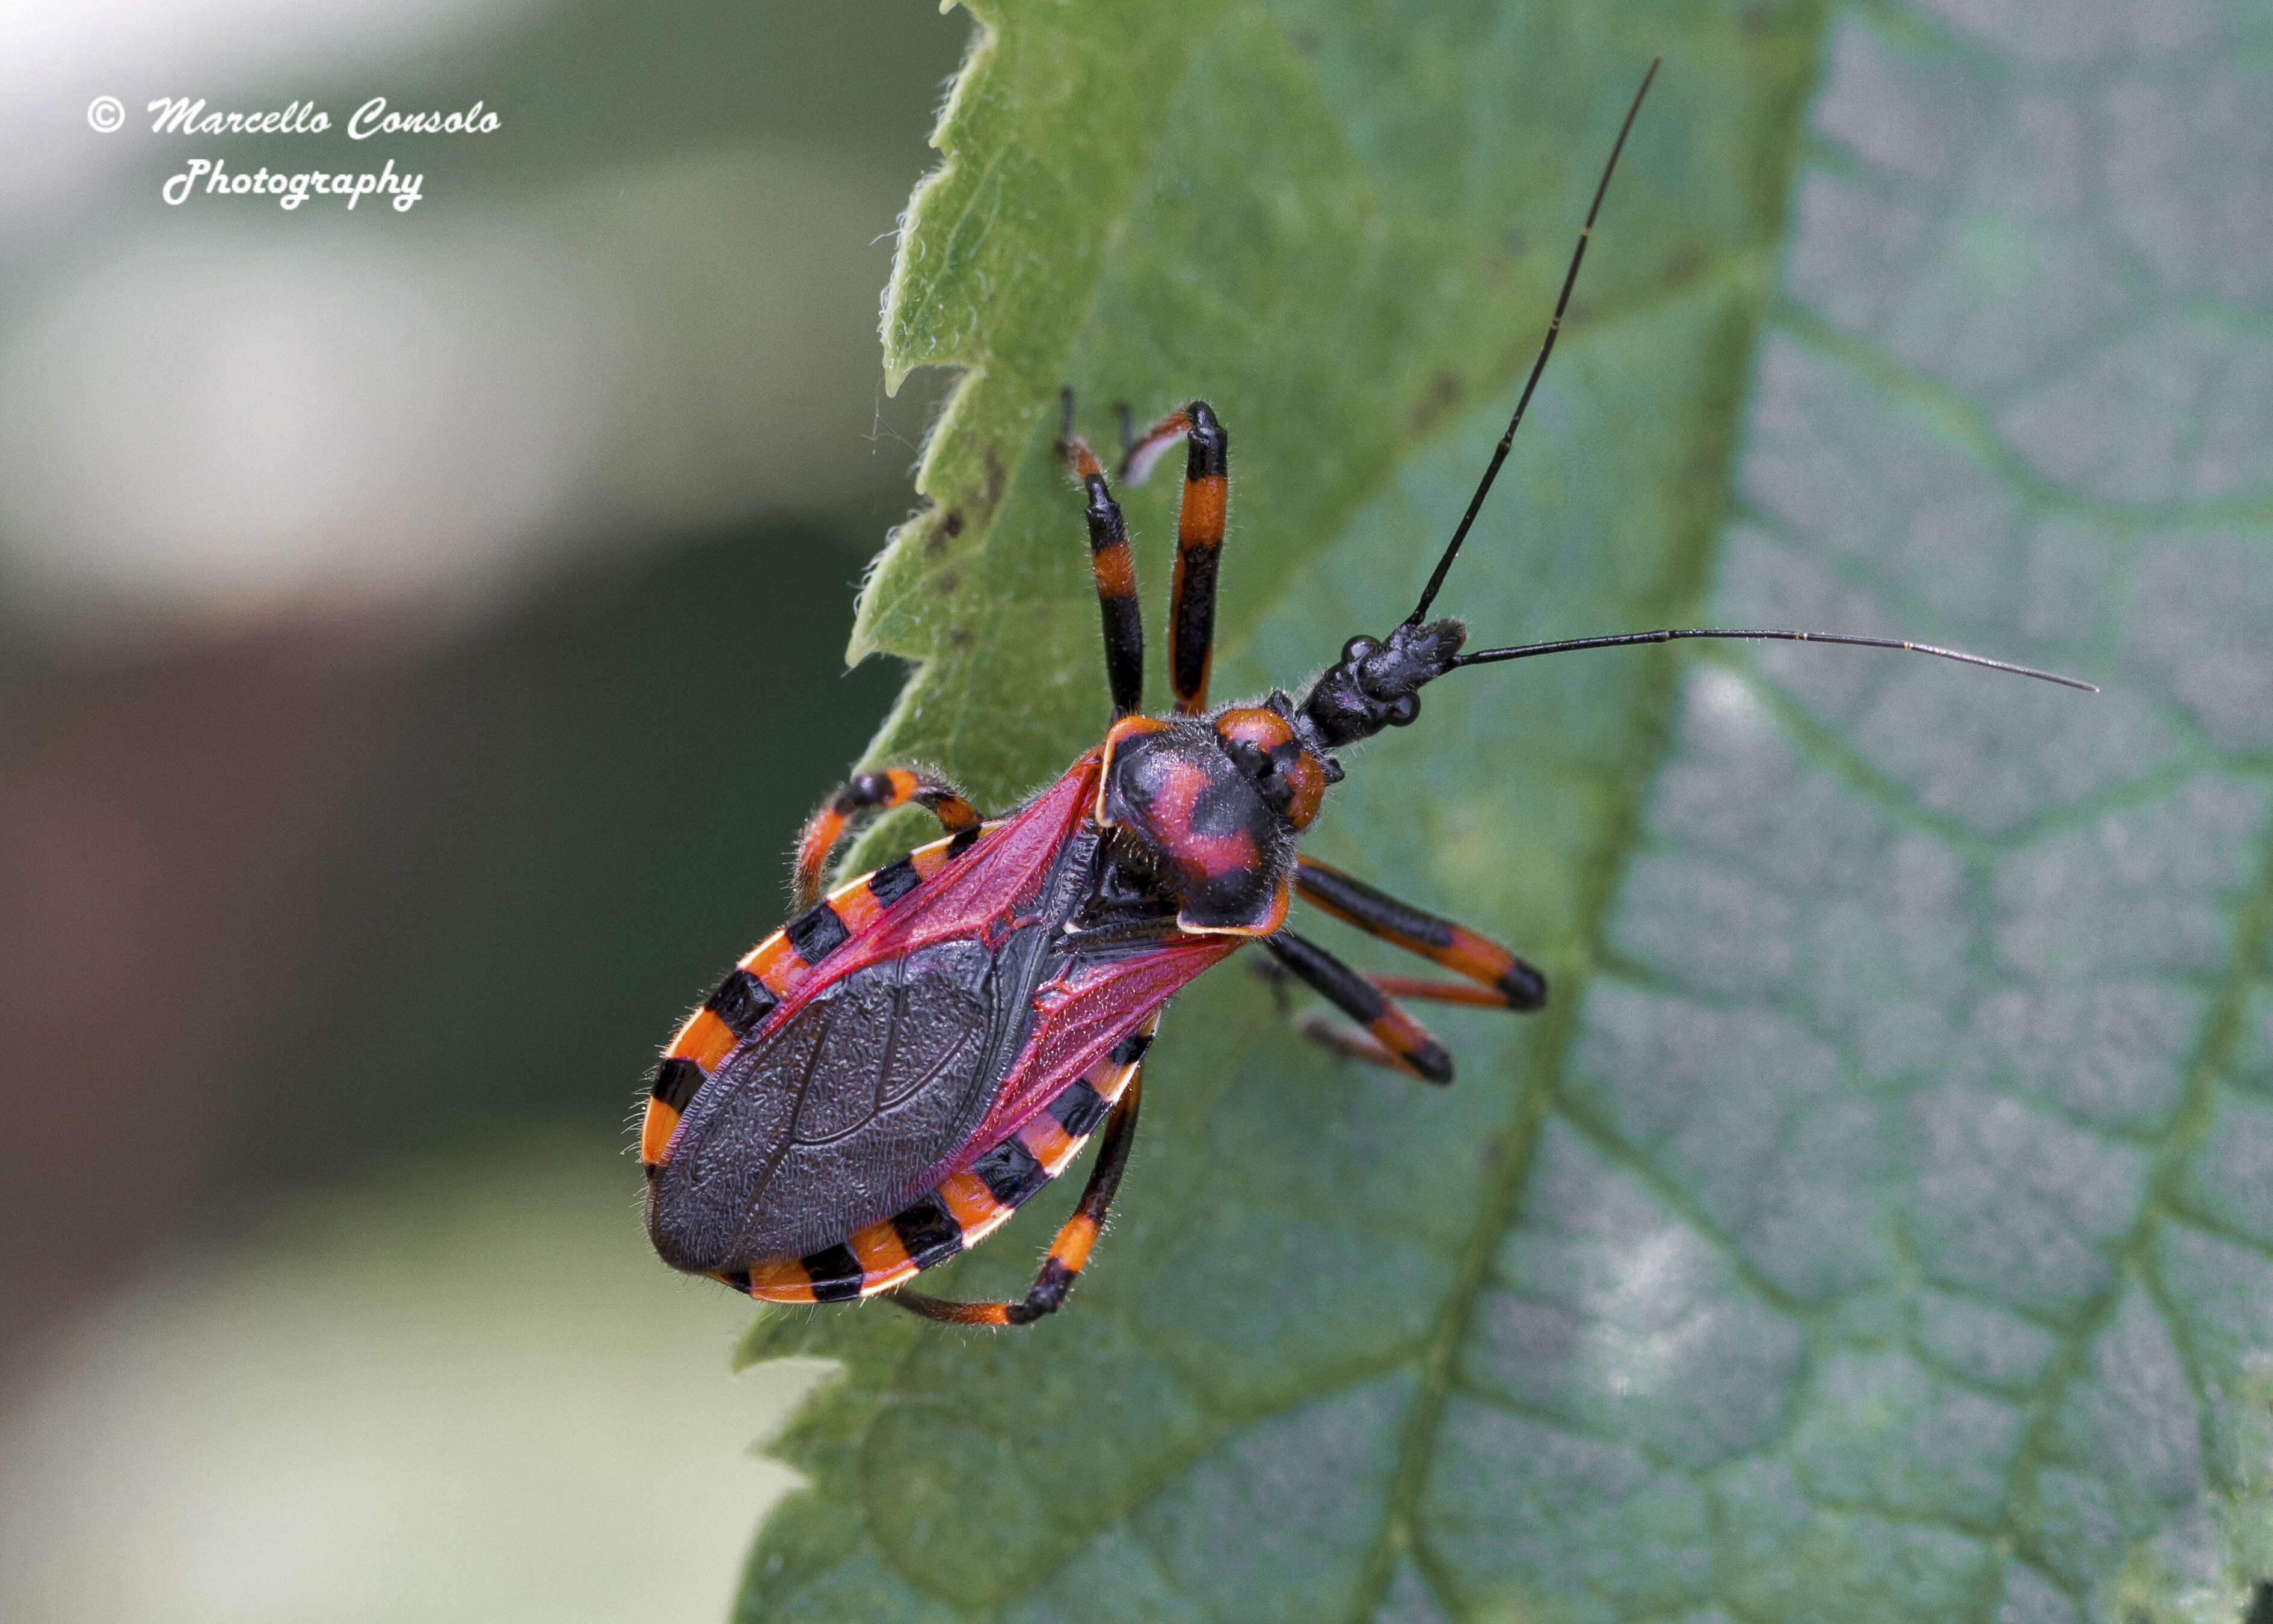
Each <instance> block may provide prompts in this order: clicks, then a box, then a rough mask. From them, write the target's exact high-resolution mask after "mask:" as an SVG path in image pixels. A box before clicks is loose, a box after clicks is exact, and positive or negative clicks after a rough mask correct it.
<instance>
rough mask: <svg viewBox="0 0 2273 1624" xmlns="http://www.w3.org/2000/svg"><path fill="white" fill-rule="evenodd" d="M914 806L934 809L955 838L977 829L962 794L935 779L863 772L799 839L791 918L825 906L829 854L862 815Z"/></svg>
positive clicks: (913, 772) (896, 771)
mask: <svg viewBox="0 0 2273 1624" xmlns="http://www.w3.org/2000/svg"><path fill="white" fill-rule="evenodd" d="M909 801H916V802H919V804H921V805H923V806H926V807H928V808H931V812H932V815H933V816H935V817H937V818H938V819H939V822H940V826H941V828H943V829H945V830H946V831H947V832H948V833H949V834H951V835H959V834H961V833H962V832H963V831H964V830H966V829H976V828H978V827H979V814H978V813H977V812H976V811H974V810H972V808H971V803H970V802H969V801H965V800H964V798H963V792H962V791H961V790H959V789H957V788H956V787H955V786H954V785H952V784H950V783H949V782H948V781H947V780H946V779H945V778H941V777H940V776H939V775H938V774H936V773H931V772H925V771H920V770H919V769H915V768H910V767H894V768H892V769H890V770H889V771H885V772H864V773H862V774H861V775H860V776H859V777H858V778H854V779H853V780H852V781H851V783H849V784H847V785H845V786H844V788H842V789H840V790H838V791H837V792H836V793H835V794H833V795H831V796H830V797H829V799H828V800H827V801H824V802H822V803H821V810H820V811H818V812H816V813H814V815H813V816H812V818H811V820H810V821H808V822H807V823H806V826H805V832H804V833H803V834H801V835H799V837H798V841H797V866H796V868H795V870H794V874H795V878H794V880H793V882H792V884H793V890H794V898H795V899H794V902H793V904H792V906H791V910H790V911H791V913H793V914H802V913H804V912H805V911H806V909H807V908H810V907H811V906H813V905H814V903H816V902H818V901H820V900H821V876H822V874H823V873H824V872H825V871H826V870H827V868H828V867H829V853H831V852H833V851H835V850H836V843H837V842H838V841H839V840H842V839H843V838H844V832H845V831H846V830H848V829H849V828H851V824H852V820H853V819H854V818H857V817H859V816H860V815H861V814H862V813H864V812H888V811H889V810H891V808H894V807H904V806H905V805H907V803H908V802H909Z"/></svg>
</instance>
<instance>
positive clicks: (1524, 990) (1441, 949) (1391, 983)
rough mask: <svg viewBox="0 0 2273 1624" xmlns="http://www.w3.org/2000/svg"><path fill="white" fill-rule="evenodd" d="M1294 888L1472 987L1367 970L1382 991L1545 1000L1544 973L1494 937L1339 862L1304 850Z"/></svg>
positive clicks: (1515, 1004) (1508, 1004) (1533, 1005)
mask: <svg viewBox="0 0 2273 1624" xmlns="http://www.w3.org/2000/svg"><path fill="white" fill-rule="evenodd" d="M1294 891H1295V894H1296V895H1297V896H1299V897H1301V898H1302V899H1303V900H1304V901H1305V902H1310V903H1315V904H1317V906H1319V907H1322V908H1324V910H1325V911H1326V912H1327V913H1329V914H1332V915H1333V916H1334V917H1335V918H1337V919H1341V920H1347V921H1348V922H1349V923H1351V924H1353V925H1355V926H1356V927H1357V928H1358V929H1360V930H1362V931H1364V932H1365V933H1366V935H1368V936H1379V937H1380V938H1381V939H1382V940H1383V941H1384V942H1387V943H1390V944H1393V945H1395V946H1398V947H1401V948H1403V949H1404V950H1405V951H1407V952H1408V953H1417V954H1419V955H1420V956H1421V957H1422V958H1423V959H1433V960H1435V961H1436V962H1437V963H1438V964H1440V965H1442V966H1444V968H1446V969H1447V970H1450V971H1452V972H1453V973H1454V974H1459V975H1464V976H1466V977H1467V979H1468V980H1469V981H1472V982H1474V986H1467V987H1463V986H1461V985H1459V983H1457V982H1452V981H1417V980H1414V978H1412V977H1410V976H1403V975H1377V976H1371V977H1369V978H1368V979H1369V980H1370V981H1372V982H1373V984H1374V986H1376V987H1377V988H1378V989H1381V990H1382V991H1384V992H1387V993H1394V994H1397V995H1399V996H1403V997H1407V998H1431V999H1434V1000H1436V1001H1437V1002H1438V1003H1442V1004H1482V1005H1484V1006H1485V1007H1487V1008H1490V1009H1508V1010H1535V1009H1538V1008H1540V1007H1541V1006H1542V1005H1543V1004H1545V1003H1546V1002H1547V978H1546V976H1544V975H1542V974H1540V972H1539V971H1538V970H1537V969H1535V968H1534V967H1533V966H1530V965H1527V964H1526V963H1524V961H1523V960H1522V959H1518V958H1517V957H1516V956H1515V955H1514V954H1513V953H1511V952H1509V951H1507V949H1505V948H1504V947H1502V946H1501V945H1500V944H1498V943H1497V942H1490V941H1487V940H1486V939H1485V938H1483V937H1482V936H1478V935H1477V934H1476V933H1475V932H1474V931H1473V930H1470V929H1467V928H1466V927H1464V926H1460V925H1456V924H1454V923H1453V922H1452V921H1451V920H1448V919H1439V918H1437V916H1436V915H1435V914H1424V913H1422V911H1421V910H1420V909H1418V908H1415V907H1409V906H1407V905H1406V904H1404V903H1402V902H1399V901H1398V900H1397V899H1396V898H1394V897H1391V896H1386V895H1384V893H1382V892H1380V891H1376V890H1375V889H1374V888H1373V887H1372V886H1370V885H1368V884H1366V883H1364V882H1363V881H1362V880H1354V879H1352V878H1351V877H1350V876H1348V875H1347V874H1344V873H1343V872H1342V871H1341V870H1340V869H1339V868H1328V867H1327V866H1326V865H1325V864H1324V863H1322V862H1315V861H1311V860H1310V859H1309V858H1308V857H1303V858H1299V859H1297V860H1296V861H1295V868H1294Z"/></svg>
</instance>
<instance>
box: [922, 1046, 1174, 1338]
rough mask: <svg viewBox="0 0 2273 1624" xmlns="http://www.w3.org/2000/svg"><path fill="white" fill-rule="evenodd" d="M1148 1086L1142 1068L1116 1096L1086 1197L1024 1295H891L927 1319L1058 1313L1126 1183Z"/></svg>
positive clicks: (1022, 1320)
mask: <svg viewBox="0 0 2273 1624" xmlns="http://www.w3.org/2000/svg"><path fill="white" fill-rule="evenodd" d="M1143 1093H1144V1072H1143V1071H1142V1069H1141V1068H1140V1069H1139V1070H1138V1071H1137V1073H1136V1074H1135V1075H1134V1076H1132V1077H1130V1078H1129V1086H1127V1087H1126V1088H1124V1089H1123V1090H1122V1091H1121V1098H1120V1099H1119V1100H1117V1101H1114V1106H1113V1114H1112V1115H1111V1116H1107V1117H1106V1119H1105V1143H1104V1145H1103V1147H1100V1148H1099V1151H1098V1153H1097V1165H1096V1166H1095V1167H1093V1168H1091V1169H1090V1173H1089V1184H1088V1185H1087V1186H1086V1187H1085V1188H1084V1190H1083V1191H1082V1192H1081V1202H1080V1204H1079V1205H1078V1206H1076V1207H1075V1208H1074V1209H1073V1216H1072V1217H1070V1218H1069V1219H1067V1220H1066V1221H1065V1223H1064V1225H1063V1226H1062V1227H1061V1229H1059V1230H1058V1235H1057V1239H1055V1240H1054V1241H1052V1242H1051V1243H1050V1255H1049V1257H1048V1258H1047V1259H1045V1260H1044V1262H1043V1264H1042V1268H1041V1273H1039V1274H1037V1275H1035V1276H1034V1283H1033V1284H1032V1285H1031V1287H1029V1288H1028V1289H1027V1291H1026V1295H1025V1297H1024V1299H1023V1300H1021V1301H1019V1302H1016V1303H951V1302H949V1301H948V1300H947V1299H946V1298H944V1297H926V1296H925V1295H924V1294H923V1293H922V1292H920V1291H906V1290H902V1291H895V1292H893V1293H891V1294H890V1300H891V1301H893V1302H895V1303H897V1304H899V1305H900V1306H901V1307H902V1308H904V1309H906V1310H908V1311H909V1312H911V1313H918V1314H921V1315H923V1316H924V1318H926V1319H941V1320H945V1321H946V1322H947V1323H949V1325H1031V1324H1032V1323H1033V1322H1034V1321H1035V1320H1037V1319H1040V1318H1041V1317H1042V1316H1043V1315H1044V1314H1054V1313H1055V1312H1057V1311H1058V1310H1059V1309H1061V1308H1062V1307H1064V1306H1065V1299H1066V1293H1067V1292H1069V1291H1070V1290H1072V1289H1073V1282H1075V1281H1076V1280H1077V1279H1079V1278H1080V1276H1081V1271H1082V1269H1083V1267H1084V1266H1085V1265H1086V1264H1087V1263H1088V1262H1089V1253H1090V1249H1091V1247H1093V1246H1095V1245H1096V1244H1097V1237H1098V1234H1099V1231H1100V1230H1102V1229H1104V1228H1105V1214H1106V1212H1107V1210H1109V1209H1110V1208H1111V1207H1112V1206H1113V1196H1114V1192H1115V1191H1117V1190H1119V1189H1120V1188H1121V1174H1122V1172H1123V1171H1125V1170H1126V1169H1127V1168H1128V1166H1129V1147H1131V1146H1133V1145H1134V1144H1136V1142H1137V1103H1138V1101H1139V1099H1140V1097H1141V1096H1142V1094H1143Z"/></svg>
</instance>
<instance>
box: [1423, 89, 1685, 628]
mask: <svg viewBox="0 0 2273 1624" xmlns="http://www.w3.org/2000/svg"><path fill="white" fill-rule="evenodd" d="M1664 60H1665V58H1664V57H1662V56H1653V57H1651V58H1650V59H1649V71H1648V72H1647V73H1645V74H1643V75H1642V76H1641V88H1640V89H1639V90H1637V91H1635V92H1634V99H1633V105H1632V107H1630V108H1628V109H1626V121H1625V123H1624V124H1620V125H1619V126H1618V139H1617V141H1616V142H1615V143H1614V144H1612V146H1611V147H1610V161H1609V162H1608V163H1606V164H1604V165H1603V166H1602V180H1601V182H1600V183H1599V184H1597V185H1596V186H1595V187H1594V203H1593V204H1592V205H1591V206H1590V207H1588V208H1587V223H1586V224H1585V225H1583V226H1581V227H1580V228H1579V246H1578V248H1577V249H1576V250H1575V251H1574V252H1572V255H1571V268H1570V270H1569V271H1568V272H1566V273H1565V274H1564V277H1563V296H1562V297H1560V298H1558V299H1557V300H1556V301H1555V315H1554V319H1553V320H1550V321H1549V322H1548V324H1547V338H1546V342H1543V343H1542V344H1541V345H1540V346H1539V359H1537V360H1536V361H1534V362H1533V363H1532V364H1531V376H1530V377H1529V378H1528V379H1527V380H1525V381H1524V385H1523V394H1522V395H1521V396H1520V397H1519V399H1518V400H1517V401H1516V402H1515V416H1513V417H1510V418H1509V419H1508V420H1507V432H1506V433H1504V434H1503V435H1501V436H1500V437H1499V449H1498V450H1497V451H1495V452H1493V453H1492V460H1491V466H1489V468H1487V469H1485V470H1484V477H1483V479H1482V482H1481V483H1479V484H1478V485H1477V486H1476V493H1475V494H1474V496H1472V497H1470V498H1469V499H1468V510H1467V513H1465V514H1463V515H1460V528H1459V529H1458V530H1454V531H1453V532H1452V543H1451V545H1448V546H1446V547H1445V549H1444V557H1443V558H1440V559H1438V560H1437V573H1436V574H1434V575H1430V576H1429V586H1428V590H1426V591H1424V592H1422V594H1421V601H1420V602H1419V603H1418V604H1416V605H1414V607H1413V613H1411V614H1408V615H1407V616H1406V617H1405V623H1406V624H1407V626H1418V625H1420V624H1421V617H1422V615H1424V614H1426V613H1429V605H1430V604H1433V603H1435V602H1436V601H1437V590H1438V589H1440V588H1441V587H1443V586H1444V577H1445V575H1448V574H1450V573H1451V571H1452V560H1454V559H1456V558H1458V557H1459V555H1460V544H1461V543H1462V542H1464V541H1466V540H1467V538H1468V527H1469V526H1470V525H1472V524H1474V523H1475V522H1476V513H1477V510H1478V509H1480V508H1482V507H1483V505H1484V498H1485V497H1487V496H1489V495H1490V494H1491V488H1492V481H1493V480H1495V479H1497V478H1498V477H1499V465H1500V464H1501V463H1503V462H1506V461H1507V448H1508V447H1510V446H1512V445H1513V444H1514V443H1515V431H1516V427H1517V425H1519V424H1520V423H1521V422H1522V421H1523V409H1524V408H1525V407H1527V406H1528V405H1530V404H1531V392H1532V391H1533V390H1534V389H1536V388H1537V387H1539V374H1540V373H1542V372H1545V371H1546V370H1547V357H1549V356H1551V355H1553V354H1554V353H1555V335H1557V333H1559V332H1561V331H1562V330H1563V312H1564V311H1566V310H1568V309H1569V308H1570V306H1571V289H1573V288H1575V287H1577V286H1578V285H1579V266H1580V265H1582V264H1583V263H1585V261H1586V258H1587V238H1588V237H1592V236H1593V235H1594V216H1595V215H1597V214H1601V213H1602V194H1603V193H1604V192H1608V191H1609V189H1610V177H1611V176H1612V175H1613V174H1615V173H1616V172H1617V167H1618V154H1620V153H1622V152H1624V150H1625V149H1626V136H1627V134H1628V132H1631V131H1632V129H1633V124H1634V116H1635V115H1636V114H1638V113H1639V112H1640V111H1641V99H1642V98H1643V97H1644V96H1646V95H1647V94H1649V82H1650V80H1652V79H1655V78H1656V77H1657V64H1659V63H1661V62H1662V61H1664Z"/></svg>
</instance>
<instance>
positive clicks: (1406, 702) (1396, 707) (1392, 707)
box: [1388, 694, 1421, 727]
mask: <svg viewBox="0 0 2273 1624" xmlns="http://www.w3.org/2000/svg"><path fill="white" fill-rule="evenodd" d="M1420 714H1421V695H1418V694H1399V695H1398V696H1397V697H1396V698H1394V699H1392V700H1391V701H1390V702H1389V711H1388V720H1389V725H1390V726H1392V727H1409V726H1412V725H1413V718H1414V717H1416V716H1418V715H1420Z"/></svg>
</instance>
